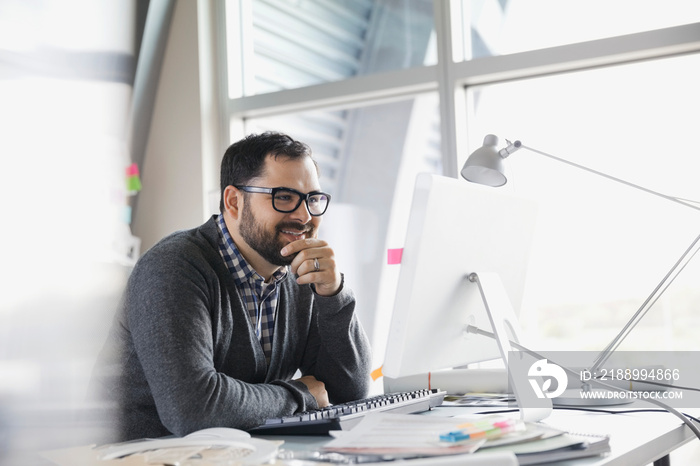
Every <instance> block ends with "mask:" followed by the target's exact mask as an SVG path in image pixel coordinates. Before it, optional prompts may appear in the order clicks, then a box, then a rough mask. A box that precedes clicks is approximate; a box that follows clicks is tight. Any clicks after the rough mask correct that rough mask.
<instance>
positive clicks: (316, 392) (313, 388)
mask: <svg viewBox="0 0 700 466" xmlns="http://www.w3.org/2000/svg"><path fill="white" fill-rule="evenodd" d="M297 380H298V381H299V382H301V383H303V384H304V385H306V386H307V387H308V388H309V392H311V394H312V395H313V396H314V398H316V404H318V407H319V408H325V407H326V406H329V405H330V402H329V401H328V392H327V391H326V385H325V384H324V383H323V382H321V381H319V380H316V377H314V376H313V375H305V376H304V377H302V378H300V379H297Z"/></svg>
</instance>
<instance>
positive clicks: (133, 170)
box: [126, 163, 139, 176]
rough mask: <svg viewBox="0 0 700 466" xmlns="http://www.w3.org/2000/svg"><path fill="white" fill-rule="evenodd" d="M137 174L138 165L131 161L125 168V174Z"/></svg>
mask: <svg viewBox="0 0 700 466" xmlns="http://www.w3.org/2000/svg"><path fill="white" fill-rule="evenodd" d="M138 174H139V166H138V165H136V164H135V163H132V164H131V165H129V167H128V168H127V169H126V176H134V175H138Z"/></svg>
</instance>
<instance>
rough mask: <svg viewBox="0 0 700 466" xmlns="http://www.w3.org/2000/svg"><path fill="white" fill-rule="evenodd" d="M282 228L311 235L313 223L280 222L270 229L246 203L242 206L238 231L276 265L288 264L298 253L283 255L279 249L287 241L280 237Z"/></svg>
mask: <svg viewBox="0 0 700 466" xmlns="http://www.w3.org/2000/svg"><path fill="white" fill-rule="evenodd" d="M282 230H294V231H304V232H305V233H306V237H307V238H310V237H311V236H313V233H314V227H313V225H311V224H309V225H304V224H303V223H299V222H281V223H278V224H277V225H275V227H274V229H272V230H271V231H270V230H269V229H267V228H265V226H264V225H262V224H261V223H260V222H258V220H257V219H256V218H255V215H253V212H252V210H251V209H250V208H249V207H248V205H247V204H246V205H244V206H243V212H242V213H241V224H240V227H239V233H240V235H241V236H242V237H243V239H244V240H245V242H246V243H248V245H249V246H250V247H251V248H253V250H254V251H255V252H257V253H258V254H260V256H261V257H262V258H263V259H265V260H266V261H267V262H269V263H270V264H273V265H277V266H280V267H281V266H285V265H290V264H291V263H292V261H293V260H294V258H295V257H296V256H297V254H298V253H294V254H290V255H288V256H283V255H282V254H280V251H281V250H282V248H283V247H285V246H286V245H287V244H288V243H286V242H283V240H282V239H281V238H280V236H279V235H280V233H281V232H282Z"/></svg>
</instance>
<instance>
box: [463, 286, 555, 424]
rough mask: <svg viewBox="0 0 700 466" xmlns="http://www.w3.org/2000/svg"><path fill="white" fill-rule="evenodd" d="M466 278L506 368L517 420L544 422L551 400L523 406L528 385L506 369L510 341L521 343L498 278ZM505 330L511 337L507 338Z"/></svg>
mask: <svg viewBox="0 0 700 466" xmlns="http://www.w3.org/2000/svg"><path fill="white" fill-rule="evenodd" d="M467 278H468V279H469V281H470V282H473V283H476V284H477V285H478V287H479V292H480V293H481V299H482V300H483V302H484V307H485V308H486V312H487V314H488V316H489V320H490V322H491V327H492V328H493V333H494V336H495V340H496V343H497V344H498V349H499V351H500V353H501V358H502V359H503V362H504V364H505V366H506V372H507V373H508V382H509V383H510V386H511V388H512V390H513V394H514V395H515V400H516V402H517V403H518V408H519V409H520V418H521V419H522V420H523V421H525V422H537V421H541V420H542V419H545V418H547V417H548V416H549V415H550V414H551V413H552V400H551V399H549V398H547V399H538V402H537V405H538V406H537V407H535V406H525V403H523V400H524V397H525V393H529V391H531V390H532V388H531V387H530V382H529V380H528V378H527V377H522V378H521V377H514V376H513V374H512V371H511V370H510V367H509V366H508V357H509V352H510V351H511V345H510V339H511V338H512V340H513V341H515V342H517V343H520V325H519V323H518V320H517V318H516V316H515V312H514V311H513V306H512V305H511V303H510V299H509V298H508V295H507V293H506V290H505V288H504V286H503V282H502V281H501V278H500V277H499V276H498V274H496V273H492V272H479V273H476V272H474V273H470V274H469V275H468V276H467ZM508 330H510V333H511V336H510V337H509V334H508ZM530 398H531V397H530ZM528 405H529V403H528Z"/></svg>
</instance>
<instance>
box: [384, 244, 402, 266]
mask: <svg viewBox="0 0 700 466" xmlns="http://www.w3.org/2000/svg"><path fill="white" fill-rule="evenodd" d="M402 256H403V248H399V249H388V250H387V264H389V265H394V264H400V263H401V257H402Z"/></svg>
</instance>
